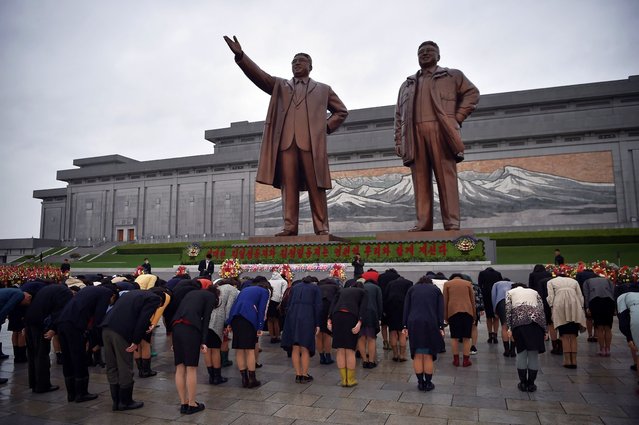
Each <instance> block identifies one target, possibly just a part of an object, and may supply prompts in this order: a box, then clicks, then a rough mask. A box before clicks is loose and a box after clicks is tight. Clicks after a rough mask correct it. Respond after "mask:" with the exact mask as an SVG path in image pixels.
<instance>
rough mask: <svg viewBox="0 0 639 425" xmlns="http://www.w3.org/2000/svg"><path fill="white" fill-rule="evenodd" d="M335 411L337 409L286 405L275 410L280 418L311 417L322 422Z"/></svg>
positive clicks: (310, 418)
mask: <svg viewBox="0 0 639 425" xmlns="http://www.w3.org/2000/svg"><path fill="white" fill-rule="evenodd" d="M333 412H335V409H329V408H323V407H308V406H293V405H286V406H284V407H282V408H281V409H280V410H278V411H277V412H275V415H274V416H277V417H280V418H292V419H309V420H314V421H320V422H321V421H325V420H326V418H328V417H329V416H330V415H332V414H333Z"/></svg>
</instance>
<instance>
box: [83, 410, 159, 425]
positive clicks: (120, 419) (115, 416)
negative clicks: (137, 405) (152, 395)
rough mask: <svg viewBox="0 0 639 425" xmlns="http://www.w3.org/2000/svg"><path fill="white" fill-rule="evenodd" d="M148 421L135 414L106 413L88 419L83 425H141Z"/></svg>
mask: <svg viewBox="0 0 639 425" xmlns="http://www.w3.org/2000/svg"><path fill="white" fill-rule="evenodd" d="M146 420H148V418H147V417H145V416H137V415H136V414H135V412H131V411H129V412H113V411H104V412H100V414H97V415H94V416H91V417H88V418H87V419H86V420H85V421H82V423H83V424H87V425H120V424H123V423H126V424H127V425H129V424H130V425H136V424H141V423H142V422H144V421H146Z"/></svg>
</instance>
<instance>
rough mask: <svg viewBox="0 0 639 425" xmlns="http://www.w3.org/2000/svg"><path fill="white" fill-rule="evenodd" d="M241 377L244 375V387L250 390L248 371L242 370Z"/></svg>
mask: <svg viewBox="0 0 639 425" xmlns="http://www.w3.org/2000/svg"><path fill="white" fill-rule="evenodd" d="M240 375H242V387H244V388H248V386H249V378H248V370H246V369H244V370H240Z"/></svg>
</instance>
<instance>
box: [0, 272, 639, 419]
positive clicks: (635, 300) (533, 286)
mask: <svg viewBox="0 0 639 425" xmlns="http://www.w3.org/2000/svg"><path fill="white" fill-rule="evenodd" d="M206 268H208V264H206ZM201 274H202V273H201ZM615 313H617V315H618V318H619V328H620V331H621V332H622V333H623V335H624V336H626V338H627V341H628V347H629V349H630V354H631V356H632V358H633V364H632V366H631V368H632V369H634V370H636V367H637V346H636V345H635V343H634V340H633V335H639V287H638V286H637V284H636V283H633V284H628V285H613V283H612V282H611V281H610V280H608V279H607V278H605V277H602V276H598V275H596V274H595V273H594V272H592V271H591V270H587V271H585V272H581V274H578V275H577V276H576V278H575V279H573V278H570V277H567V276H552V275H551V274H550V273H549V272H547V271H546V269H545V268H544V267H543V266H541V265H537V266H535V268H534V269H533V270H532V272H531V273H530V276H529V281H528V282H527V283H524V282H511V281H510V280H508V279H507V278H504V277H503V276H502V275H501V273H500V272H498V271H497V270H494V269H493V268H492V267H488V268H486V269H485V270H483V271H481V272H480V273H479V276H478V281H477V282H473V280H472V279H471V277H470V276H469V275H467V274H463V273H453V274H452V275H450V276H449V277H446V276H444V275H443V274H441V273H434V272H428V273H426V274H425V275H424V276H423V277H421V278H420V279H418V280H417V282H414V283H413V282H412V281H410V280H408V279H406V278H404V277H402V276H401V275H400V274H399V273H398V272H397V271H396V270H395V269H392V268H391V269H388V270H386V271H384V272H383V273H378V272H377V271H375V270H373V269H369V270H368V271H365V272H363V273H358V274H357V275H356V277H355V278H353V279H349V280H346V281H345V282H341V281H339V280H337V279H335V278H325V279H322V280H318V279H317V278H316V277H313V276H305V277H303V278H302V279H299V280H295V281H294V282H292V284H290V285H289V283H288V282H287V281H286V280H285V279H283V278H282V276H281V275H279V274H278V273H277V272H273V274H272V276H271V277H270V279H268V278H266V277H265V276H256V277H253V278H245V279H242V280H240V279H236V278H228V279H217V280H215V281H211V277H210V274H207V273H203V274H202V276H200V277H197V278H194V279H193V278H191V276H190V275H189V274H188V272H187V270H186V268H184V267H180V268H178V270H177V273H176V275H175V276H174V277H173V278H171V279H170V280H168V281H164V280H162V279H160V278H158V277H157V276H155V275H152V274H142V275H140V276H137V277H134V276H130V275H125V276H113V277H104V276H101V275H96V276H82V277H76V278H68V279H66V280H65V281H64V282H53V281H47V280H33V281H29V282H26V283H23V284H22V285H20V286H19V287H3V288H0V324H4V322H5V320H6V319H7V318H8V330H9V331H10V332H12V339H11V340H12V344H13V349H14V362H15V363H20V362H27V363H28V384H29V387H30V388H31V389H32V391H33V392H35V393H44V392H49V391H55V390H58V389H59V388H60V386H59V385H54V384H53V383H52V382H51V374H50V368H51V362H50V353H51V348H52V345H53V351H54V353H55V362H56V363H58V364H60V365H61V366H62V375H63V377H64V386H65V388H66V391H67V400H68V402H76V403H82V402H85V401H89V400H93V399H95V398H97V397H98V395H97V394H93V393H91V392H90V391H89V384H90V382H89V380H90V373H89V366H93V365H101V366H103V367H105V368H106V376H107V379H108V382H109V388H110V394H111V399H112V409H113V410H117V411H122V410H131V409H138V408H141V407H143V405H144V403H143V402H141V401H135V400H134V399H133V386H134V379H133V376H134V370H135V368H136V367H137V371H138V377H139V378H150V377H153V376H155V375H156V374H157V372H156V371H154V370H153V369H152V368H151V358H152V345H151V344H152V337H153V333H154V329H155V328H156V326H158V324H159V322H160V320H161V319H163V325H164V327H165V329H166V335H167V340H168V342H169V344H170V346H171V349H172V352H173V357H174V365H175V375H174V378H175V386H176V391H177V395H178V398H179V404H180V408H179V409H180V412H181V413H182V414H193V413H196V412H199V411H202V410H203V409H204V408H205V406H204V404H203V403H200V402H198V401H197V398H196V385H197V370H198V366H199V362H200V358H201V357H203V358H204V363H205V365H206V368H207V371H208V375H209V379H208V383H209V384H211V385H222V384H224V383H226V382H227V381H228V378H227V377H225V376H223V375H222V369H223V368H224V367H227V366H231V365H233V361H232V360H230V359H229V350H230V349H231V348H232V349H233V350H234V353H235V358H234V360H235V365H236V367H237V369H238V372H239V376H240V377H241V384H242V387H244V388H249V389H250V388H256V387H259V386H260V385H261V381H260V380H258V377H257V369H259V368H260V367H261V366H262V365H261V364H260V362H259V352H260V351H261V350H260V337H261V336H262V332H263V331H264V330H266V329H267V330H268V332H269V335H270V343H272V344H280V346H281V347H282V349H283V350H284V351H285V352H286V353H287V355H288V357H289V358H290V359H291V360H290V361H291V363H292V366H293V369H294V371H295V378H294V382H296V383H299V384H307V383H310V382H312V381H313V376H312V375H311V374H310V359H311V358H312V357H313V356H314V355H315V353H316V351H317V352H319V358H320V361H319V364H320V365H322V366H323V365H331V364H335V365H336V366H337V369H338V371H339V385H341V386H343V387H353V386H355V385H357V384H358V381H357V364H358V360H357V359H358V358H361V361H360V364H361V367H362V368H364V369H374V368H375V367H377V365H378V361H379V358H380V357H381V356H379V355H378V353H377V351H376V350H377V347H378V344H377V338H378V336H379V334H380V333H381V338H382V343H381V344H380V345H381V347H382V349H383V350H388V351H391V352H392V354H391V353H389V356H388V357H390V360H391V361H393V362H397V363H402V362H406V361H408V360H409V357H410V359H411V360H412V366H413V369H414V372H415V375H416V378H417V383H418V384H417V388H418V390H419V391H432V390H433V389H434V388H435V383H434V381H433V374H434V371H435V366H434V365H435V362H436V361H437V360H438V358H439V357H441V356H442V355H444V353H446V352H447V351H446V344H445V336H446V333H448V337H449V339H450V347H449V348H450V351H451V354H452V364H453V365H454V366H455V367H462V368H467V367H470V366H472V364H473V362H472V360H471V356H472V355H475V354H477V338H478V330H477V326H478V325H479V323H480V319H481V318H482V317H483V316H485V321H486V326H487V330H488V341H487V342H488V344H497V343H498V335H499V334H501V339H502V344H503V347H504V351H503V355H504V357H508V358H511V357H513V358H515V361H514V366H515V367H516V369H517V374H518V377H519V382H518V384H517V388H518V389H519V390H520V391H526V392H534V391H536V389H537V386H536V384H535V380H536V379H537V375H538V372H539V368H540V366H539V363H540V362H539V355H540V354H542V353H544V352H545V349H546V340H547V339H550V343H551V345H552V350H551V353H552V354H556V355H562V356H563V366H564V367H566V368H571V369H574V368H576V367H577V342H576V340H577V337H578V335H579V334H580V333H581V332H585V331H588V335H589V336H588V341H590V342H596V343H598V345H599V351H598V355H599V356H602V357H607V356H609V355H610V346H611V338H612V324H613V317H614V315H615ZM499 327H501V332H499ZM447 329H448V332H446V330H447ZM8 357H9V356H8V355H6V354H4V353H3V352H2V346H1V345H0V359H2V360H5V359H7V358H8ZM6 382H7V378H5V377H0V383H2V384H4V383H6Z"/></svg>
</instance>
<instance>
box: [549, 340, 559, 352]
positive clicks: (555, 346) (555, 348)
mask: <svg viewBox="0 0 639 425" xmlns="http://www.w3.org/2000/svg"><path fill="white" fill-rule="evenodd" d="M558 342H559V340H557V339H556V340H554V341H552V340H551V341H550V344H552V349H551V350H550V354H559V351H558V350H559V344H558Z"/></svg>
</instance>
